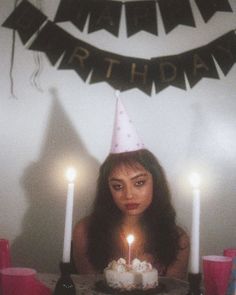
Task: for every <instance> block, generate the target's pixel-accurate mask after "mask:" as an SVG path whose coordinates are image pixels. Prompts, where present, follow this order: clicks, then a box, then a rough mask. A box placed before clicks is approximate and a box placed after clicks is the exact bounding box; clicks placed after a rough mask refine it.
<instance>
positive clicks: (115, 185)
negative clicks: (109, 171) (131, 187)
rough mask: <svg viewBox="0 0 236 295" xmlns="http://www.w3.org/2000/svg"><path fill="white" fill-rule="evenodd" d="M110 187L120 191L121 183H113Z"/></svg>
mask: <svg viewBox="0 0 236 295" xmlns="http://www.w3.org/2000/svg"><path fill="white" fill-rule="evenodd" d="M112 188H113V189H114V190H115V191H120V190H121V189H122V185H121V184H113V185H112Z"/></svg>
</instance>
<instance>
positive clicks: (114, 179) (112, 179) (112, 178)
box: [108, 177, 122, 182]
mask: <svg viewBox="0 0 236 295" xmlns="http://www.w3.org/2000/svg"><path fill="white" fill-rule="evenodd" d="M108 181H120V182H121V181H122V180H121V179H119V178H115V177H111V178H109V179H108Z"/></svg>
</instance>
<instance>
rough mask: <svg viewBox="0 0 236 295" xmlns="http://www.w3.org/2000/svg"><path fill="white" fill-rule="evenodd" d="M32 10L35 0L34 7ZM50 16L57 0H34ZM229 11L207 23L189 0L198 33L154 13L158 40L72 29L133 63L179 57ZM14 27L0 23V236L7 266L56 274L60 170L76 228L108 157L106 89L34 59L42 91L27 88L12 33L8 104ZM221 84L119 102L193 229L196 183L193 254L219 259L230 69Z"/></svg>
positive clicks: (125, 96) (227, 210)
mask: <svg viewBox="0 0 236 295" xmlns="http://www.w3.org/2000/svg"><path fill="white" fill-rule="evenodd" d="M33 3H34V2H33ZM41 3H42V8H43V12H44V13H45V14H46V15H47V16H48V17H49V18H50V19H53V18H54V15H55V13H56V10H57V7H58V4H59V0H57V1H54V0H50V1H41ZM230 3H231V6H232V8H233V10H234V13H224V12H218V13H216V14H215V16H214V17H213V18H212V19H211V20H210V21H209V22H208V23H207V24H205V23H204V22H203V20H202V18H201V16H200V14H199V11H198V10H197V8H196V5H195V2H194V1H191V5H192V8H193V12H194V17H195V20H196V23H197V27H196V28H192V27H187V26H179V27H177V28H176V29H174V30H173V31H172V32H170V33H169V34H168V35H166V34H165V33H164V29H163V26H162V22H161V19H160V18H159V21H158V22H159V36H158V37H156V36H152V35H151V34H148V33H145V32H140V33H138V34H136V35H134V36H133V37H130V38H127V37H126V34H125V23H124V19H122V26H121V32H120V36H119V38H116V37H114V36H112V35H110V34H109V33H107V32H105V31H100V32H96V33H92V34H89V35H88V34H86V30H85V32H84V33H80V32H79V31H78V30H77V29H76V28H75V27H73V25H71V24H70V23H67V24H61V26H62V27H63V28H65V29H66V30H68V31H69V32H70V33H71V34H73V35H74V36H76V37H77V38H80V39H82V40H84V41H85V42H88V43H90V44H92V45H94V46H96V47H98V48H101V49H104V50H107V51H110V52H114V53H118V54H122V55H127V56H133V57H141V58H150V57H157V56H162V55H171V54H178V53H181V52H184V51H187V50H189V49H191V48H196V47H199V46H202V45H204V44H208V43H209V42H210V41H212V40H214V39H215V38H217V37H220V36H222V35H223V34H225V33H227V32H228V31H230V30H232V29H234V28H235V29H236V3H235V1H233V0H231V1H230ZM13 7H14V1H13V0H1V2H0V22H1V24H2V23H3V21H4V20H5V19H6V18H7V17H8V15H10V13H11V12H12V10H13ZM11 46H12V31H11V30H9V29H6V28H2V27H1V28H0V60H1V62H0V73H1V74H0V89H1V94H0V99H1V107H0V122H1V124H0V134H1V148H0V163H1V165H0V179H1V181H0V204H1V207H0V237H4V238H7V239H9V240H10V243H11V251H12V256H13V264H14V265H21V266H23V265H25V266H29V267H34V268H36V269H37V270H38V271H47V272H56V271H58V263H59V261H60V259H61V255H62V243H63V230H64V212H65V198H66V189H67V183H66V181H65V179H64V175H63V173H64V170H65V168H66V167H67V165H68V164H71V163H72V164H74V165H75V166H76V168H77V169H78V171H79V176H78V182H77V186H76V195H75V207H74V222H76V221H77V220H78V219H79V218H81V217H83V216H84V215H86V214H87V213H88V212H89V210H90V205H91V202H92V200H93V193H94V187H95V182H96V177H97V170H98V167H99V165H100V163H101V162H102V161H103V160H104V158H105V157H106V155H107V154H108V152H109V148H110V141H111V133H112V125H113V115H114V108H115V96H114V89H112V88H111V87H110V86H109V85H107V84H105V83H100V84H93V85H89V84H86V83H84V82H83V81H81V79H80V78H79V76H78V75H77V74H76V73H75V72H73V71H63V70H61V71H59V70H57V69H56V67H53V66H51V65H50V64H49V62H48V60H47V58H46V57H45V56H44V55H43V54H42V64H43V70H42V73H41V75H40V77H39V82H40V84H41V87H42V90H43V91H42V92H39V91H38V90H37V89H36V88H35V87H33V86H32V85H31V84H30V76H31V75H32V73H33V71H34V70H35V67H36V66H35V63H34V58H33V54H32V52H31V51H29V50H27V49H26V48H24V46H23V45H22V43H21V41H20V40H19V37H18V35H17V38H16V48H15V62H14V69H13V75H14V90H15V94H16V96H17V99H15V98H11V97H10V78H9V69H10V56H11ZM220 77H221V79H220V80H213V79H203V80H202V81H200V82H199V83H198V84H197V85H196V86H195V87H194V88H193V89H188V90H187V91H183V90H180V89H178V88H174V87H169V88H167V89H165V90H164V91H162V92H161V93H159V94H154V93H153V94H152V96H151V97H148V96H146V95H145V94H143V93H142V92H141V91H139V90H129V91H127V92H124V93H122V95H121V97H122V100H123V102H124V105H125V106H126V108H127V111H128V113H129V115H130V117H131V118H132V120H133V121H134V123H135V125H136V128H137V129H138V131H139V133H140V136H141V137H142V139H143V141H144V142H145V144H146V146H147V147H148V148H149V149H150V150H151V151H152V152H153V153H154V154H155V155H156V156H157V157H158V158H159V159H160V161H161V163H162V164H163V166H164V168H165V170H166V173H167V177H168V180H169V182H170V188H171V191H172V193H173V202H174V205H175V207H176V210H177V214H178V221H179V223H180V224H181V225H182V226H184V227H185V228H186V229H187V231H188V232H189V231H190V226H191V201H192V195H191V188H190V186H189V183H188V175H189V173H190V171H192V170H194V169H195V170H197V171H198V172H199V173H200V174H201V176H202V187H201V189H202V210H201V255H206V254H221V253H222V250H223V249H224V248H226V247H233V246H234V247H235V246H236V234H235V228H236V218H235V212H236V173H235V160H236V134H235V130H236V116H235V113H236V91H235V90H236V85H235V80H236V67H235V66H234V67H233V68H232V70H231V71H230V73H229V74H228V75H227V76H226V77H225V76H223V75H222V73H221V72H220Z"/></svg>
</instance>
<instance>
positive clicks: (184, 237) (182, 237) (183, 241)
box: [177, 226, 190, 248]
mask: <svg viewBox="0 0 236 295" xmlns="http://www.w3.org/2000/svg"><path fill="white" fill-rule="evenodd" d="M177 230H178V233H179V246H180V247H181V248H188V247H189V245H190V240H189V235H188V234H187V232H186V231H185V230H184V229H183V228H182V227H180V226H177Z"/></svg>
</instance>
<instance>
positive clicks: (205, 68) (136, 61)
mask: <svg viewBox="0 0 236 295" xmlns="http://www.w3.org/2000/svg"><path fill="white" fill-rule="evenodd" d="M65 1H67V0H64V1H61V3H60V5H59V9H58V11H57V16H56V18H55V20H56V19H57V18H58V15H60V14H61V12H60V11H61V10H62V8H63V7H64V6H63V5H65V3H66V2H65ZM181 1H182V0H181ZM198 1H199V0H198ZM204 1H205V0H204ZM212 1H214V0H212ZM68 2H71V1H68ZM72 2H73V1H72ZM77 2H78V1H77ZM79 2H80V1H79ZM82 2H84V1H82ZM108 2H109V3H110V2H115V3H116V1H108ZM140 2H142V1H140ZM147 2H149V1H145V3H147ZM150 2H152V1H150ZM170 2H171V3H172V2H173V1H170ZM174 2H175V1H174ZM176 2H177V1H176ZM200 2H201V1H199V3H200ZM206 2H208V1H206ZM210 2H211V1H210ZM223 2H224V1H222V3H223ZM94 3H95V4H94V5H96V4H97V5H101V2H94ZM106 3H107V1H106ZM130 3H131V2H130ZM130 3H125V5H126V4H130ZM158 3H159V5H160V3H161V1H160V0H159V1H158ZM225 3H226V2H225ZM65 12H66V10H65ZM66 15H67V17H68V14H66ZM59 19H61V18H59ZM2 26H3V27H7V28H11V29H13V30H16V31H17V32H18V34H19V36H20V38H21V41H22V42H23V44H26V43H27V42H28V41H29V40H32V37H33V36H34V39H33V41H32V43H31V45H30V46H29V49H30V50H33V51H41V52H44V53H45V54H46V56H47V57H48V59H49V61H50V63H51V64H52V65H55V64H56V63H57V62H58V61H59V59H60V58H61V57H62V58H61V61H60V64H59V66H58V69H59V70H63V69H70V70H74V71H75V72H76V73H77V74H78V75H79V76H80V78H81V79H82V80H83V81H87V80H88V77H89V76H90V79H89V83H90V84H93V83H98V82H107V83H108V84H109V85H111V86H112V87H114V88H115V89H119V90H120V91H125V90H128V89H132V88H138V89H140V90H141V91H143V92H144V93H146V94H147V95H151V92H152V86H153V83H154V85H155V92H156V93H158V92H160V91H162V90H163V89H165V88H166V87H168V86H174V87H177V88H180V89H183V90H186V89H187V87H186V78H187V80H188V83H189V86H190V87H191V88H192V87H194V86H195V85H196V84H197V83H198V82H199V81H200V80H201V79H202V78H204V77H206V78H213V79H219V74H218V71H217V68H216V65H215V61H216V62H217V64H218V65H219V67H220V69H221V70H222V72H223V74H224V75H227V74H228V73H229V71H230V70H231V68H232V67H233V65H234V63H235V62H236V34H235V30H232V31H230V32H227V33H226V34H224V35H223V36H221V37H220V38H218V39H216V40H214V41H212V42H210V43H209V44H207V45H204V46H202V47H199V48H196V49H193V50H190V51H186V52H184V53H181V54H178V55H172V56H162V57H153V58H151V59H142V58H134V57H128V56H122V55H118V54H115V53H111V52H107V51H104V50H101V49H99V48H97V47H94V46H92V45H90V44H88V43H86V42H84V41H82V40H79V39H78V38H75V37H73V36H72V35H70V34H69V33H68V32H66V31H65V30H63V29H62V28H61V27H59V26H58V25H56V24H55V22H51V21H49V20H48V19H47V17H46V16H45V15H44V14H43V13H42V12H41V11H40V10H39V9H37V8H36V7H35V6H34V5H32V4H31V3H29V2H28V1H22V2H21V3H20V4H19V5H18V6H17V7H16V8H15V9H14V11H13V12H12V13H11V15H10V16H9V17H8V18H7V19H6V21H5V22H4V23H3V25H2ZM90 74H91V75H90Z"/></svg>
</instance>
